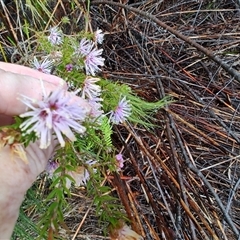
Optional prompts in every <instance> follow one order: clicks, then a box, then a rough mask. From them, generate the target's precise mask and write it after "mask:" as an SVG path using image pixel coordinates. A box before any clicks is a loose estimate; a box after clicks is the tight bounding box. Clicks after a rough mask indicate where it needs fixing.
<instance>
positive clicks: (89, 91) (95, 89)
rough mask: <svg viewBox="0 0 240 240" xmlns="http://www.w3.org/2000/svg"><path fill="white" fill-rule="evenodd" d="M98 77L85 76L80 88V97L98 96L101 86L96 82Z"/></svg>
mask: <svg viewBox="0 0 240 240" xmlns="http://www.w3.org/2000/svg"><path fill="white" fill-rule="evenodd" d="M99 80H100V79H99V78H92V77H87V78H86V79H85V80H84V83H83V88H82V97H83V98H89V99H91V98H95V97H98V96H99V95H100V94H101V91H102V90H101V87H100V86H99V85H97V84H95V83H96V82H98V81H99Z"/></svg>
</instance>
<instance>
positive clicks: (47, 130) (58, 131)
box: [20, 88, 91, 148]
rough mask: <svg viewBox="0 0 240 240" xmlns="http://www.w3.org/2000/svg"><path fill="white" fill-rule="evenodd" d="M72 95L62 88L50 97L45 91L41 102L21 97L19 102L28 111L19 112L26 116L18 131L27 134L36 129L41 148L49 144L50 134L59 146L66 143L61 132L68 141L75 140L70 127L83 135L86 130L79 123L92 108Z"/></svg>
mask: <svg viewBox="0 0 240 240" xmlns="http://www.w3.org/2000/svg"><path fill="white" fill-rule="evenodd" d="M75 94H76V93H75ZM73 97H74V94H70V93H68V92H67V91H65V90H64V89H62V88H58V89H56V90H54V91H53V92H51V93H50V94H49V96H47V95H46V94H45V93H44V96H43V100H41V101H36V100H34V99H31V98H28V97H26V96H23V99H21V101H22V102H23V103H24V104H26V105H27V106H28V107H29V108H30V109H31V110H30V111H28V112H26V113H24V114H21V115H20V117H23V118H25V117H26V118H27V119H26V120H25V121H24V122H23V123H22V124H21V125H20V128H21V130H22V131H26V133H27V134H29V133H31V132H35V133H36V136H37V137H39V138H40V148H47V147H48V146H49V145H50V144H51V140H52V134H53V133H54V134H55V135H56V136H57V139H58V141H59V143H60V145H61V146H62V147H64V146H65V141H64V139H63V134H64V135H66V136H67V138H69V140H71V141H75V140H76V137H75V135H74V133H73V131H72V130H71V129H73V130H74V131H76V132H78V133H80V134H83V133H84V132H85V130H86V129H85V127H84V126H82V125H81V124H80V123H81V122H83V121H84V120H85V118H86V116H87V115H88V114H89V112H90V110H91V109H90V105H89V104H88V103H87V101H86V100H84V99H79V101H78V102H76V101H74V100H73ZM80 100H81V101H80ZM34 103H35V104H34ZM80 104H81V106H80Z"/></svg>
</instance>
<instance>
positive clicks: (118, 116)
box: [110, 97, 132, 124]
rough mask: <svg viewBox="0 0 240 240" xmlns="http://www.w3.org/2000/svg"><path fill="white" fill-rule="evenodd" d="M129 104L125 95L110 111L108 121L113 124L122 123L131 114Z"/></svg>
mask: <svg viewBox="0 0 240 240" xmlns="http://www.w3.org/2000/svg"><path fill="white" fill-rule="evenodd" d="M131 110H132V108H131V105H130V103H129V100H126V97H124V98H122V99H121V101H120V102H119V103H118V105H117V107H116V109H115V110H114V111H111V115H110V121H111V122H112V123H114V124H119V123H123V122H124V121H126V119H127V118H128V117H129V116H130V114H131Z"/></svg>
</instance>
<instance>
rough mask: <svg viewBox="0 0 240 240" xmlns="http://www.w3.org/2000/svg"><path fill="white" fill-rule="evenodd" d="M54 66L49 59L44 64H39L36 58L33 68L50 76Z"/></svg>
mask: <svg viewBox="0 0 240 240" xmlns="http://www.w3.org/2000/svg"><path fill="white" fill-rule="evenodd" d="M52 66H53V62H52V61H50V60H48V58H45V59H44V60H43V62H39V61H38V60H37V58H36V57H34V59H33V67H34V68H35V69H37V70H38V71H39V72H43V73H47V74H50V73H51V69H52Z"/></svg>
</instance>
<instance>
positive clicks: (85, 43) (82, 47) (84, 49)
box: [77, 38, 94, 57]
mask: <svg viewBox="0 0 240 240" xmlns="http://www.w3.org/2000/svg"><path fill="white" fill-rule="evenodd" d="M93 47H94V42H92V41H91V40H89V39H87V38H83V39H81V41H80V44H79V47H78V49H77V53H80V55H82V56H83V57H84V56H86V55H88V54H89V53H90V52H91V50H92V48H93Z"/></svg>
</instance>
